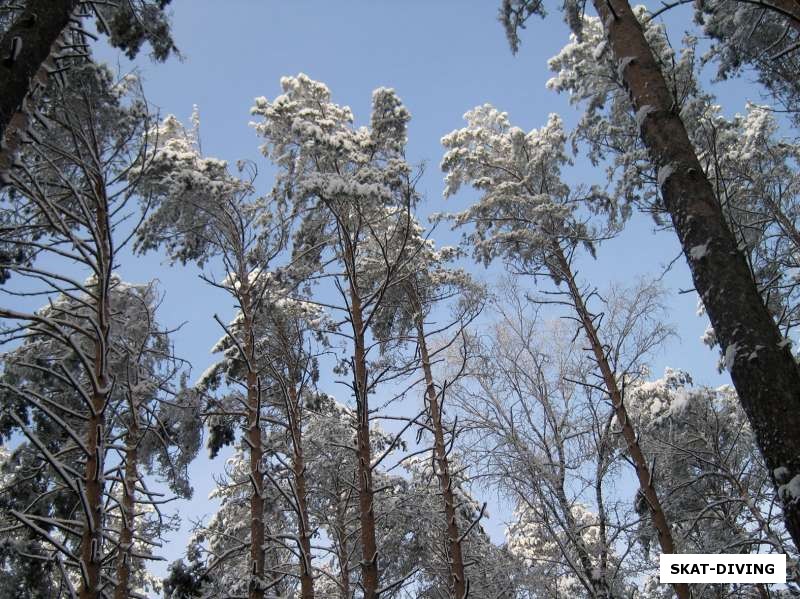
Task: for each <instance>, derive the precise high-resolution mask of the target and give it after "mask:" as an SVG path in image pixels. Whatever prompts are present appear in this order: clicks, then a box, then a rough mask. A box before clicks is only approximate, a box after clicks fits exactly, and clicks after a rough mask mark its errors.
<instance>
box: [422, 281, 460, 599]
mask: <svg viewBox="0 0 800 599" xmlns="http://www.w3.org/2000/svg"><path fill="white" fill-rule="evenodd" d="M407 289H408V297H409V303H410V304H411V310H412V311H413V314H414V326H415V327H416V330H417V345H418V347H419V352H420V360H421V362H422V372H423V374H424V376H425V394H426V396H427V400H428V414H429V415H430V418H431V424H433V455H434V462H435V463H436V466H437V468H436V477H437V478H438V479H439V488H440V489H441V491H442V499H443V501H444V515H445V519H446V522H447V543H448V548H449V553H450V563H449V564H448V566H449V568H450V590H451V592H452V597H453V598H454V599H464V597H465V596H466V593H467V579H466V574H465V568H464V556H463V552H462V551H461V540H460V539H461V534H460V532H459V529H458V520H457V519H456V499H455V494H454V493H453V486H452V484H453V483H452V480H451V478H450V463H449V460H448V458H447V450H446V444H445V440H444V427H443V426H442V411H441V409H440V406H439V398H438V397H437V394H436V387H435V386H434V383H433V371H432V369H431V359H430V355H429V353H428V342H427V340H426V338H425V323H424V321H423V318H422V305H421V302H420V299H419V294H418V293H417V290H416V288H415V287H414V285H413V284H409V285H408V287H407Z"/></svg>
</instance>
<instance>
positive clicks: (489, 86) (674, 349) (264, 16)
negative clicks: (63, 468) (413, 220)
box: [96, 0, 758, 573]
mask: <svg viewBox="0 0 800 599" xmlns="http://www.w3.org/2000/svg"><path fill="white" fill-rule="evenodd" d="M171 6H172V11H173V12H174V19H173V25H174V36H175V39H176V42H177V45H178V46H179V48H180V49H181V52H182V53H183V54H184V56H185V59H184V60H183V61H179V60H176V59H171V60H169V61H168V62H167V63H166V64H153V63H151V62H150V61H149V60H148V59H147V58H141V59H139V60H137V61H136V63H135V65H136V66H137V68H138V69H139V71H140V74H141V75H142V77H143V80H144V86H145V92H146V94H147V97H148V99H149V100H150V102H151V103H152V104H153V105H154V106H155V107H157V108H158V110H159V111H160V112H161V114H162V115H166V114H168V113H173V114H175V115H176V116H178V117H179V118H180V119H182V120H184V121H187V120H188V117H189V115H190V113H191V111H192V106H193V104H197V105H198V106H199V110H200V117H201V123H202V125H201V134H202V144H203V150H204V152H205V153H206V154H208V155H214V156H218V157H221V158H224V159H227V160H229V161H230V162H231V163H233V162H234V161H236V160H237V159H240V158H248V159H251V160H254V161H255V162H256V164H257V165H258V167H259V171H260V176H259V179H258V181H257V184H258V186H259V187H260V189H261V190H263V191H266V190H268V189H269V186H270V183H271V173H272V171H271V168H270V166H269V165H268V163H267V162H266V160H265V159H264V158H263V157H261V156H260V154H259V152H258V144H259V140H258V138H257V137H256V135H255V133H254V132H253V130H252V128H251V127H249V126H248V122H249V121H250V120H251V117H250V115H249V108H250V106H251V105H252V104H253V98H254V97H257V96H266V97H268V98H272V97H275V96H276V95H278V94H279V93H280V86H279V80H280V77H281V76H284V75H295V74H297V73H299V72H304V73H306V74H308V75H309V76H310V77H312V78H314V79H317V80H320V81H324V82H325V83H326V84H328V86H329V87H330V88H331V90H332V92H333V97H334V100H335V101H336V102H338V103H341V104H347V105H349V106H351V108H352V109H353V112H354V114H355V115H356V119H357V121H359V122H361V123H364V122H366V121H367V119H368V118H369V106H370V97H371V92H372V90H373V89H374V88H376V87H379V86H387V87H393V88H395V89H396V90H397V91H398V93H399V95H400V96H401V98H403V100H404V101H405V103H406V105H407V107H408V108H409V110H410V111H411V113H412V115H413V121H412V123H411V126H410V131H409V146H408V155H409V158H410V160H411V161H412V162H414V163H425V164H426V165H427V166H426V171H425V175H424V177H423V178H422V180H421V182H420V190H421V191H422V192H423V194H424V197H425V202H424V203H423V205H422V207H421V210H420V214H421V215H425V214H428V213H430V212H434V211H442V210H456V209H458V208H461V207H463V206H464V205H465V204H466V203H467V202H469V201H471V200H473V199H474V195H473V194H472V193H471V192H470V191H469V190H466V191H464V192H462V193H460V194H459V196H458V197H456V198H455V199H453V200H448V201H447V202H444V201H443V200H442V190H443V182H442V175H441V173H440V171H439V168H438V164H439V160H440V159H441V155H442V150H441V146H440V143H439V140H440V139H441V137H442V136H443V135H444V134H446V133H448V132H449V131H451V130H453V129H455V128H458V127H460V126H462V123H463V121H462V115H463V113H464V112H466V111H467V110H469V109H470V108H472V107H474V106H475V105H478V104H482V103H484V102H491V103H493V104H494V105H496V106H497V107H498V108H500V109H502V110H505V111H507V112H509V114H510V117H511V119H512V122H514V123H515V124H516V125H517V126H520V127H522V128H524V129H530V128H534V127H537V128H538V127H540V126H542V125H543V124H544V123H545V122H546V120H547V115H548V113H550V112H558V113H560V114H561V115H562V117H563V118H564V121H565V124H566V126H567V127H573V126H574V125H575V123H576V122H577V115H578V113H577V112H576V110H575V109H574V108H572V107H570V106H569V105H568V101H567V98H566V97H565V96H559V95H557V94H555V93H554V92H551V91H549V90H548V89H546V87H545V82H546V81H547V79H548V78H549V77H550V73H549V72H548V70H547V64H546V61H547V59H548V58H549V57H551V56H553V55H554V54H555V53H556V52H557V51H558V50H559V49H560V48H561V47H562V46H563V45H564V44H565V43H566V42H567V41H568V31H567V29H566V26H565V25H564V24H563V23H562V21H561V17H560V15H559V14H558V13H557V12H555V9H554V13H553V14H551V15H550V17H549V18H548V19H546V20H545V21H538V20H536V21H532V22H531V23H530V25H529V27H528V29H527V30H526V31H525V32H524V35H523V44H522V47H521V49H520V52H519V54H518V55H517V56H514V55H512V54H511V52H510V50H509V48H508V44H507V41H506V39H505V34H504V31H503V28H502V27H501V25H500V24H499V23H498V22H497V19H496V17H497V10H498V6H499V0H436V1H435V2H431V1H422V0H405V1H403V2H398V1H396V0H395V1H394V2H389V1H387V0H369V1H368V0H349V1H347V2H334V1H330V0H329V1H323V0H316V1H311V0H294V1H283V2H278V1H264V0H227V1H226V2H220V1H219V0H191V1H190V0H175V1H174V2H173V4H172V5H171ZM670 19H671V21H672V22H674V23H675V24H676V27H674V28H673V29H671V37H672V39H673V40H679V39H680V37H681V34H682V31H683V28H684V25H683V23H685V24H686V25H685V26H686V27H688V26H689V24H690V15H689V14H688V12H687V11H683V12H675V13H674V14H672V15H670ZM96 54H97V56H98V57H99V58H100V59H103V60H108V61H109V62H111V63H112V64H117V63H119V65H120V67H121V68H122V69H123V71H124V70H128V69H130V68H131V64H130V63H129V62H128V61H126V60H125V59H124V58H123V57H121V56H119V55H118V54H117V53H116V52H114V51H111V50H109V49H108V48H107V47H105V46H103V45H101V44H98V46H97V49H96ZM749 89H750V90H752V88H749ZM747 90H748V88H746V87H745V86H744V84H743V83H737V84H733V85H727V86H726V87H725V102H723V105H724V107H725V111H726V112H727V113H733V112H737V111H742V110H743V108H744V95H745V94H746V93H748V91H747ZM751 95H756V94H755V93H751ZM755 99H758V98H757V97H756V98H755ZM602 177H603V173H602V172H601V171H600V170H599V169H591V168H589V167H588V166H587V165H586V163H585V161H578V163H577V165H576V167H575V168H574V169H572V171H571V173H570V179H571V180H573V181H576V182H578V181H580V182H584V183H602ZM435 238H436V239H437V240H439V241H444V242H449V243H453V242H454V241H455V240H456V239H457V238H456V236H455V235H453V234H451V233H449V232H448V231H446V230H445V229H442V230H439V231H437V234H436V235H435ZM678 255H679V247H678V244H677V241H676V238H675V236H674V234H673V233H671V232H662V233H658V234H654V233H653V223H652V221H651V219H650V218H649V217H648V216H644V215H637V216H635V217H634V218H633V219H632V220H631V222H630V223H629V226H628V227H627V229H626V230H625V232H624V233H623V234H622V235H621V236H620V237H619V238H618V239H615V240H612V241H610V242H608V243H606V244H604V245H603V246H602V247H601V248H600V251H599V253H598V259H597V260H595V261H584V262H583V263H582V267H581V273H580V274H581V277H582V278H583V279H584V280H585V281H590V282H592V283H593V284H594V285H596V286H598V287H600V288H603V287H606V286H608V285H609V284H611V283H613V282H625V281H628V282H630V281H632V280H633V279H634V278H635V277H636V276H639V275H658V274H660V273H661V272H662V271H663V269H664V267H665V266H666V265H667V264H668V263H670V262H671V261H672V260H673V259H674V258H675V257H677V256H678ZM120 272H121V274H122V275H123V277H124V278H125V279H127V280H130V281H133V282H139V281H145V280H149V279H152V278H157V279H159V280H160V282H161V288H162V290H163V291H164V292H165V294H166V297H165V301H164V303H163V305H162V309H161V312H160V316H159V320H160V321H161V322H162V324H164V325H166V326H175V325H178V324H180V323H181V322H184V321H186V322H187V324H186V326H184V327H183V328H182V329H181V330H180V331H179V332H178V333H177V334H176V337H175V339H176V351H177V353H178V354H179V355H180V356H182V357H184V358H186V359H188V360H189V361H191V362H192V363H193V365H194V372H193V377H192V378H193V379H194V378H196V377H197V376H198V375H199V374H200V373H201V372H202V371H203V370H204V369H205V368H206V367H207V366H208V364H209V363H210V361H211V360H212V357H211V356H210V354H209V352H208V349H209V348H210V347H211V346H212V345H213V343H214V342H215V341H216V340H217V338H218V337H219V336H220V332H221V331H220V329H219V327H218V326H217V325H216V324H215V323H214V322H213V320H212V315H213V314H214V313H215V312H218V313H220V314H221V315H227V314H229V313H230V311H231V306H230V300H229V298H227V297H226V296H225V295H223V294H221V293H219V292H217V291H214V290H212V289H211V288H210V287H208V286H207V285H205V284H203V283H202V282H201V281H200V280H199V279H198V276H197V275H198V272H199V271H198V270H197V268H196V267H194V266H187V267H185V268H181V267H174V268H170V267H168V266H167V265H166V264H162V258H161V257H159V256H157V255H150V256H147V257H144V258H132V259H128V260H126V261H125V262H124V263H122V264H121V268H120ZM475 272H476V273H478V274H479V275H480V276H486V277H487V278H491V277H493V276H495V275H496V274H497V273H496V271H489V272H483V271H482V270H481V269H478V268H475ZM664 283H665V285H666V286H667V287H668V288H669V289H670V290H671V295H670V296H669V298H668V303H669V306H670V311H671V317H672V320H673V323H674V324H675V325H676V327H677V330H678V333H679V338H677V339H676V340H674V341H673V342H671V343H670V344H668V346H667V347H665V348H664V351H663V352H662V353H661V354H660V355H659V356H657V357H656V359H655V360H654V363H653V372H654V375H656V376H658V375H660V373H661V372H662V371H663V368H664V367H665V366H667V365H669V366H671V367H674V368H681V369H686V370H688V371H690V372H691V373H692V375H693V376H694V378H695V382H697V383H703V384H710V385H719V384H722V383H724V382H727V377H726V376H725V375H719V374H718V373H717V371H716V360H717V358H716V355H715V353H714V352H712V351H710V350H709V349H708V348H706V347H705V346H703V345H702V344H701V342H700V340H699V338H700V336H701V334H702V333H703V331H704V329H705V327H706V321H705V319H703V318H699V317H698V316H697V315H696V308H697V300H696V296H695V295H694V294H693V293H686V294H677V293H676V291H677V290H678V289H688V288H690V287H691V280H690V278H689V275H688V270H687V268H686V266H685V263H684V261H683V259H682V258H680V259H679V260H678V261H677V262H676V263H675V265H674V266H673V267H672V269H671V270H670V272H669V273H668V274H667V275H666V277H665V279H664ZM222 467H223V463H222V460H220V459H218V460H217V461H215V462H209V461H208V460H207V459H206V458H205V457H204V455H203V456H201V457H200V458H199V459H198V461H197V462H196V463H195V465H194V466H193V472H192V474H193V477H192V478H193V482H194V484H195V488H196V493H195V499H194V500H193V501H192V502H190V503H182V504H181V505H180V511H181V514H182V515H183V516H184V518H185V519H190V518H197V517H199V516H201V515H203V514H207V513H210V512H212V511H213V508H212V506H210V505H209V504H208V502H207V501H206V497H207V494H208V491H209V490H210V488H211V487H212V485H213V481H212V479H211V473H212V472H219V471H221V470H222ZM186 528H187V527H186V525H185V526H184V529H183V532H181V533H180V534H177V535H175V537H174V539H173V541H172V542H171V543H170V544H169V546H167V547H166V548H165V549H164V555H165V556H166V557H167V559H168V560H169V561H172V560H173V559H176V558H177V557H179V556H180V555H181V554H182V553H183V550H184V547H185V539H186ZM492 528H493V529H494V530H495V531H499V530H500V523H499V522H495V524H494V526H493V527H492ZM155 570H156V571H157V572H159V573H161V572H163V571H164V568H163V567H161V566H158V567H156V568H155Z"/></svg>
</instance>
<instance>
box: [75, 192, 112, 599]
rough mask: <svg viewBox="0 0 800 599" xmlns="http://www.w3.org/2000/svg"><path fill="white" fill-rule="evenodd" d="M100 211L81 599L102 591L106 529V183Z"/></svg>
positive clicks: (95, 234)
mask: <svg viewBox="0 0 800 599" xmlns="http://www.w3.org/2000/svg"><path fill="white" fill-rule="evenodd" d="M95 193H96V199H97V202H98V204H97V207H96V209H95V223H94V225H95V230H94V231H93V232H92V234H93V237H94V241H95V244H96V248H97V270H98V272H97V291H96V294H97V300H96V301H97V303H96V305H95V318H96V321H97V325H98V330H97V331H96V333H95V334H96V335H97V337H96V338H95V341H94V363H93V368H94V372H93V373H92V374H93V375H94V379H95V381H96V385H97V386H96V388H95V389H94V390H93V392H92V413H91V415H90V416H89V419H88V422H87V427H88V428H87V431H86V447H87V448H88V450H89V454H88V455H87V456H86V470H85V471H84V478H83V486H84V489H85V491H86V502H87V505H86V508H87V509H88V513H87V514H86V524H85V525H84V527H83V534H82V535H81V544H80V562H81V563H80V568H81V586H80V590H79V597H80V599H96V598H97V597H99V596H100V593H101V589H102V578H101V577H102V563H103V557H104V555H103V526H104V524H105V514H104V506H103V490H104V486H105V480H104V469H105V449H104V443H105V410H106V401H107V399H108V393H109V389H110V382H111V381H110V380H109V378H108V373H107V369H108V361H107V350H108V334H109V314H110V306H109V297H108V283H109V280H110V277H111V268H112V250H111V238H110V230H109V224H108V216H109V215H108V206H107V203H106V195H105V185H104V182H103V181H97V182H96V184H95Z"/></svg>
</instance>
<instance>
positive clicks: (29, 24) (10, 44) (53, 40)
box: [0, 0, 78, 187]
mask: <svg viewBox="0 0 800 599" xmlns="http://www.w3.org/2000/svg"><path fill="white" fill-rule="evenodd" d="M77 5H78V1H77V0H28V1H27V2H25V8H24V9H23V10H22V11H21V12H20V14H19V16H18V17H17V19H16V20H15V21H14V23H13V24H12V25H11V27H10V28H9V29H8V31H7V32H6V34H5V35H4V36H3V39H2V40H0V81H2V82H3V84H2V93H0V141H2V143H0V174H2V173H3V172H4V171H6V170H8V169H9V168H10V166H11V164H12V162H13V160H14V154H15V152H16V151H17V149H18V147H19V141H20V140H19V136H20V135H21V134H22V132H23V131H24V130H25V129H26V127H27V126H28V112H29V111H30V110H33V107H32V106H27V105H26V104H27V102H28V100H29V93H30V92H31V89H32V88H33V87H34V86H35V85H44V84H45V82H46V81H47V65H46V64H45V63H46V62H48V58H50V56H51V55H52V54H53V50H54V49H57V47H58V41H59V39H60V38H61V34H62V33H63V32H64V30H65V29H66V28H67V26H68V25H69V21H70V18H72V14H73V11H74V9H75V7H76V6H77ZM1 179H2V177H0V187H1V186H2V181H1Z"/></svg>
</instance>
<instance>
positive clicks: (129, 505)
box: [114, 400, 139, 599]
mask: <svg viewBox="0 0 800 599" xmlns="http://www.w3.org/2000/svg"><path fill="white" fill-rule="evenodd" d="M138 441H139V414H138V407H137V406H136V404H135V401H133V400H132V401H131V424H130V425H129V429H128V432H127V434H126V435H125V476H124V479H123V485H122V493H123V495H122V502H121V514H120V516H121V520H122V522H121V525H120V533H119V543H118V545H119V547H118V549H117V586H116V588H115V589H114V599H128V597H129V591H130V580H131V559H132V558H131V553H132V549H133V534H134V530H135V529H136V527H135V522H136V496H135V493H136V482H137V481H138V480H139V472H138V468H137V466H138V463H139V451H138Z"/></svg>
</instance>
